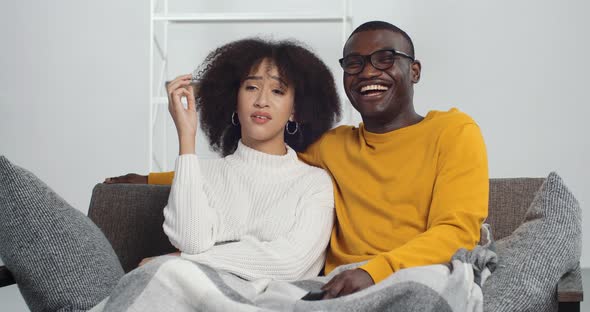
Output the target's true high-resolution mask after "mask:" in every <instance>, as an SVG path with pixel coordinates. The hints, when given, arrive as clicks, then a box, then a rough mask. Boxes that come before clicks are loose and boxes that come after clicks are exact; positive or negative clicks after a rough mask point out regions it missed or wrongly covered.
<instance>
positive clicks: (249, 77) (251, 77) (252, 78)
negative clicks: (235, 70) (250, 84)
mask: <svg viewBox="0 0 590 312" xmlns="http://www.w3.org/2000/svg"><path fill="white" fill-rule="evenodd" d="M246 80H262V77H261V76H248V77H246V79H244V81H246Z"/></svg>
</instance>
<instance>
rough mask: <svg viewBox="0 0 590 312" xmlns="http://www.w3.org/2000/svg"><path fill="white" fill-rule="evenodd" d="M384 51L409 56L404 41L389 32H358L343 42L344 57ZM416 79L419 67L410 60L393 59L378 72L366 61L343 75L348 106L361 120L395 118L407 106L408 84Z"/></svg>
mask: <svg viewBox="0 0 590 312" xmlns="http://www.w3.org/2000/svg"><path fill="white" fill-rule="evenodd" d="M384 49H395V50H397V51H400V52H404V53H406V54H410V46H409V43H408V41H407V40H406V39H405V38H404V37H403V36H402V35H401V34H399V33H396V32H393V31H390V30H370V31H362V32H358V33H356V34H354V35H352V37H350V39H349V40H348V41H347V42H346V45H345V46H344V57H346V56H347V55H351V54H359V55H370V54H371V53H373V52H375V51H379V50H384ZM419 77H420V66H419V64H417V65H416V64H414V63H413V62H412V60H410V59H408V58H405V57H401V56H395V61H394V64H393V66H391V67H390V68H388V69H384V70H379V69H376V68H375V67H373V65H372V64H371V63H370V62H368V61H367V62H366V64H365V67H364V68H363V70H362V71H361V72H360V73H358V74H356V75H350V74H347V73H344V78H343V79H344V89H345V91H346V95H347V96H348V99H349V100H350V102H351V103H352V106H354V108H355V109H356V110H357V111H358V112H359V113H360V114H361V116H363V119H367V118H369V119H385V120H388V119H390V118H395V116H396V115H398V114H399V113H400V112H401V110H402V109H403V108H404V107H403V106H404V105H406V104H408V103H411V100H412V96H413V86H412V83H414V82H417V81H418V79H419Z"/></svg>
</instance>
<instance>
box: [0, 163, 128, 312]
mask: <svg viewBox="0 0 590 312" xmlns="http://www.w3.org/2000/svg"><path fill="white" fill-rule="evenodd" d="M0 257H2V260H3V261H4V263H5V264H6V266H7V267H8V269H9V270H10V271H11V272H12V274H13V275H14V278H15V280H16V282H17V284H18V287H19V289H20V291H21V293H22V295H23V297H24V299H25V301H26V303H27V305H28V306H29V308H30V309H31V310H32V311H58V310H59V311H62V309H63V311H78V310H88V309H90V308H91V307H93V306H94V305H96V304H97V303H98V302H100V301H101V300H102V299H103V298H105V297H106V296H107V295H109V294H110V291H111V289H112V288H113V287H114V286H115V285H116V284H117V282H118V280H119V279H120V278H121V276H122V275H123V269H122V268H121V265H120V264H119V261H118V260H117V257H116V255H115V253H114V251H113V249H112V247H111V245H110V244H109V243H108V241H107V240H106V238H105V237H104V235H103V234H102V233H101V231H100V230H99V229H98V228H97V227H96V226H95V225H94V224H93V223H92V221H90V219H88V218H87V217H86V216H85V215H83V214H82V213H81V212H79V211H78V210H76V209H74V208H72V207H71V206H70V205H69V204H68V203H67V202H66V201H65V200H63V199H62V198H61V197H60V196H59V195H57V194H56V193H55V192H53V191H52V190H51V189H50V188H49V187H48V186H47V185H45V183H43V182H42V181H41V180H39V179H38V178H37V177H36V176H35V175H34V174H32V173H31V172H29V171H27V170H25V169H22V168H20V167H17V166H14V165H13V164H11V163H10V162H9V161H8V160H7V159H6V158H5V157H3V156H0Z"/></svg>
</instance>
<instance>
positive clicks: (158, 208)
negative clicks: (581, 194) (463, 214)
mask: <svg viewBox="0 0 590 312" xmlns="http://www.w3.org/2000/svg"><path fill="white" fill-rule="evenodd" d="M543 181H544V179H542V178H510V179H491V180H490V202H489V203H490V206H489V216H488V219H487V222H488V223H490V224H491V226H492V231H493V234H494V238H495V239H496V240H498V239H501V238H503V237H506V236H508V235H510V233H512V232H513V231H514V230H515V229H516V228H517V227H518V226H519V225H520V224H521V223H522V221H523V220H524V215H525V213H526V211H527V209H528V206H529V205H530V203H531V202H532V200H533V198H534V196H535V192H536V191H537V190H538V189H539V187H540V186H541V184H542V183H543ZM169 192H170V187H169V186H161V185H145V184H102V183H100V184H97V185H96V186H95V187H94V190H93V192H92V199H91V201H90V208H89V210H88V216H89V217H90V218H91V219H92V220H93V221H94V223H96V225H97V226H98V227H99V228H100V229H101V230H102V231H103V232H104V234H105V236H106V237H107V239H108V240H109V241H110V242H111V244H112V245H113V249H114V250H115V252H116V253H117V255H118V256H119V260H120V261H121V264H122V265H123V268H124V269H125V272H128V271H130V270H132V269H134V268H135V267H136V266H137V264H138V263H139V262H140V261H141V259H143V258H145V257H150V256H156V255H162V254H165V253H170V252H173V251H175V248H174V247H173V246H172V245H171V244H170V242H169V240H168V238H167V237H166V235H165V234H164V231H163V230H162V223H163V222H164V216H163V214H162V210H163V209H164V207H165V206H166V203H167V202H168V194H169Z"/></svg>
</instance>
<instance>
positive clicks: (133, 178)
mask: <svg viewBox="0 0 590 312" xmlns="http://www.w3.org/2000/svg"><path fill="white" fill-rule="evenodd" d="M104 183H106V184H117V183H131V184H147V183H148V176H144V175H139V174H135V173H129V174H126V175H122V176H118V177H111V178H106V179H104Z"/></svg>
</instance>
